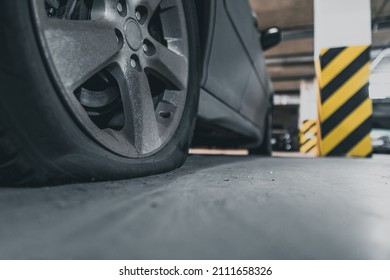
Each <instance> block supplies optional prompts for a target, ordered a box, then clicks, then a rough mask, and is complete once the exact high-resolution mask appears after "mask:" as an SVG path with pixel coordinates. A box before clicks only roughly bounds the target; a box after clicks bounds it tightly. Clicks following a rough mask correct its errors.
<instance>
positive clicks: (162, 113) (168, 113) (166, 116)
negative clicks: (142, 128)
mask: <svg viewBox="0 0 390 280" xmlns="http://www.w3.org/2000/svg"><path fill="white" fill-rule="evenodd" d="M159 115H160V117H161V118H163V119H169V118H171V116H172V114H171V112H165V111H161V112H160V113H159Z"/></svg>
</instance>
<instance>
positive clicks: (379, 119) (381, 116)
mask: <svg viewBox="0 0 390 280" xmlns="http://www.w3.org/2000/svg"><path fill="white" fill-rule="evenodd" d="M373 107H374V109H373V112H374V113H373V127H374V128H379V129H390V97H389V98H382V99H373Z"/></svg>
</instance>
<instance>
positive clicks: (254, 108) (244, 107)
mask: <svg viewBox="0 0 390 280" xmlns="http://www.w3.org/2000/svg"><path fill="white" fill-rule="evenodd" d="M224 1H225V5H226V6H225V7H226V10H227V13H228V15H229V17H230V18H231V21H232V24H233V25H234V27H235V29H236V33H237V34H238V36H239V39H240V41H241V43H242V45H243V48H244V51H245V53H246V55H247V56H248V57H249V59H250V60H251V67H250V69H251V72H250V77H249V80H248V81H247V84H246V89H245V92H244V94H243V96H242V98H241V106H240V113H241V114H243V115H245V116H246V117H247V118H249V119H250V120H251V121H253V122H257V123H258V125H259V126H260V127H263V123H264V119H265V116H266V114H267V111H268V107H269V100H270V97H271V94H272V86H271V82H270V79H269V76H268V71H267V68H266V63H265V58H264V54H263V50H262V47H261V44H260V32H259V31H258V30H256V27H255V25H254V22H253V18H252V16H251V13H252V10H251V7H250V6H249V3H248V1H237V0H224Z"/></svg>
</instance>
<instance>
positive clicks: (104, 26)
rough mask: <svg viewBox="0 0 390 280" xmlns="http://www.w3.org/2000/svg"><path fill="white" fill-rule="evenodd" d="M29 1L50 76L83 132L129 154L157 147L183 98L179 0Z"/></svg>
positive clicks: (185, 52)
mask: <svg viewBox="0 0 390 280" xmlns="http://www.w3.org/2000/svg"><path fill="white" fill-rule="evenodd" d="M33 8H34V15H35V17H36V25H37V30H38V34H39V37H40V39H41V41H42V42H41V47H42V48H43V50H44V51H43V52H42V53H44V57H45V59H46V61H47V63H48V66H49V70H50V72H51V76H52V77H53V81H54V82H55V83H56V84H57V85H58V92H59V93H60V95H61V96H62V97H63V100H64V102H65V103H66V105H67V106H68V108H69V109H70V110H71V112H72V113H73V114H74V116H75V118H76V119H77V121H78V122H79V124H80V125H81V126H82V127H83V129H84V130H85V131H86V133H87V134H88V136H90V137H91V138H93V140H94V141H96V142H97V143H99V144H101V145H103V146H104V147H106V148H108V149H109V150H111V151H113V152H114V153H116V154H119V155H123V156H126V157H131V158H140V157H148V156H150V155H152V154H154V153H156V152H157V151H159V150H161V149H162V148H163V147H164V146H165V145H166V144H167V143H168V142H169V141H170V140H171V138H172V137H173V136H174V135H175V131H176V129H177V127H178V126H179V124H180V121H181V118H182V115H183V112H184V108H185V106H186V100H187V85H188V79H189V76H188V75H189V67H188V66H189V60H188V56H189V46H188V37H187V30H186V19H185V14H184V10H183V5H182V0H60V1H58V0H39V1H38V0H37V1H33Z"/></svg>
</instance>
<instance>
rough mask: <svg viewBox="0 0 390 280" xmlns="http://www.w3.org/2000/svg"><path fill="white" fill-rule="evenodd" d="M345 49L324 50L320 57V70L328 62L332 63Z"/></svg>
mask: <svg viewBox="0 0 390 280" xmlns="http://www.w3.org/2000/svg"><path fill="white" fill-rule="evenodd" d="M343 50H345V48H335V49H326V50H325V52H324V53H323V54H322V55H321V68H322V69H325V68H326V66H328V64H329V63H330V62H332V61H333V59H335V58H336V56H338V55H339V54H340V53H341V52H342V51H343Z"/></svg>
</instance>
